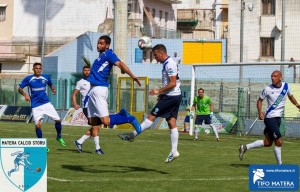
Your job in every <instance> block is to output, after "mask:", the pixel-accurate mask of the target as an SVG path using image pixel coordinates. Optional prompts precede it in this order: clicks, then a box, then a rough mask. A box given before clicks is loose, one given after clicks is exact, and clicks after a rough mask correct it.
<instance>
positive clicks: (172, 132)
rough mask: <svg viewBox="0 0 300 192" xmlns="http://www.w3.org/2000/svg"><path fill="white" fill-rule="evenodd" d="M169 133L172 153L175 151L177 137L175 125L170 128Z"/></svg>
mask: <svg viewBox="0 0 300 192" xmlns="http://www.w3.org/2000/svg"><path fill="white" fill-rule="evenodd" d="M170 135H171V146H172V148H171V152H172V153H173V154H174V153H175V152H176V151H177V145H178V137H179V133H178V129H177V127H176V128H173V129H171V130H170Z"/></svg>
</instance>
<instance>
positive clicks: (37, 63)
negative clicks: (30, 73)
mask: <svg viewBox="0 0 300 192" xmlns="http://www.w3.org/2000/svg"><path fill="white" fill-rule="evenodd" d="M37 65H40V66H42V64H41V63H39V62H35V63H34V64H33V67H35V66H37Z"/></svg>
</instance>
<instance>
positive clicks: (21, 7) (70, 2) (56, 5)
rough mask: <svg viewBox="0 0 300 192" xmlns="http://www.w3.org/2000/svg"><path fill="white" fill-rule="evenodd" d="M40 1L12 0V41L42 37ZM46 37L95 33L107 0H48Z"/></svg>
mask: <svg viewBox="0 0 300 192" xmlns="http://www.w3.org/2000/svg"><path fill="white" fill-rule="evenodd" d="M44 2H45V1H41V0H15V4H14V6H15V7H14V22H13V23H14V24H13V39H14V40H17V41H19V40H21V41H26V40H37V37H38V36H42V26H43V18H44V15H43V14H44ZM47 2H48V4H47V21H46V38H47V39H48V38H49V39H50V40H55V39H60V38H62V37H66V38H70V39H72V38H74V37H77V36H78V35H80V34H83V33H84V32H86V31H94V32H96V31H97V29H98V25H99V24H100V23H102V22H103V21H104V19H105V15H106V7H107V6H108V2H109V1H107V0H48V1H47Z"/></svg>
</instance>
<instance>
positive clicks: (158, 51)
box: [152, 44, 168, 62]
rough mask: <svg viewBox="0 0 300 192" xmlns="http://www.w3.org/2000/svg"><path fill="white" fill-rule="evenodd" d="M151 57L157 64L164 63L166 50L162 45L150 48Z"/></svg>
mask: <svg viewBox="0 0 300 192" xmlns="http://www.w3.org/2000/svg"><path fill="white" fill-rule="evenodd" d="M152 52H153V55H154V57H155V59H156V61H158V62H164V61H165V60H166V59H167V57H168V55H167V48H166V47H165V46H164V45H163V44H157V45H155V46H154V47H153V48H152Z"/></svg>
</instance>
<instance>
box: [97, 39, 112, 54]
mask: <svg viewBox="0 0 300 192" xmlns="http://www.w3.org/2000/svg"><path fill="white" fill-rule="evenodd" d="M110 43H111V38H110V37H109V36H107V35H102V36H101V37H99V39H98V43H97V51H98V52H100V53H102V52H104V51H106V50H107V49H109V46H110Z"/></svg>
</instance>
